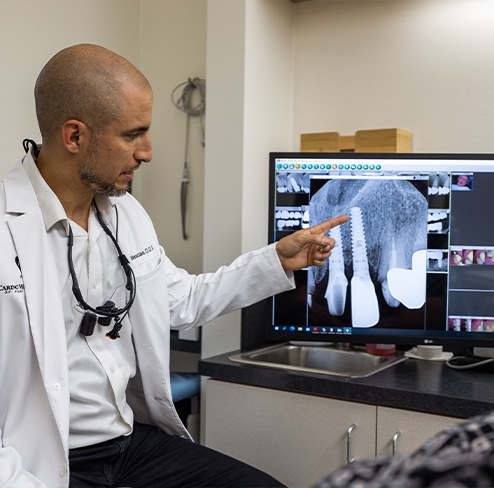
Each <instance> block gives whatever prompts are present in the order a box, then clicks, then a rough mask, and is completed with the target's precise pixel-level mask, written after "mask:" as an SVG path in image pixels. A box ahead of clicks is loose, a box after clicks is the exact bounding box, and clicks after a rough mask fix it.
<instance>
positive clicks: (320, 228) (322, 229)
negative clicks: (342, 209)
mask: <svg viewBox="0 0 494 488" xmlns="http://www.w3.org/2000/svg"><path fill="white" fill-rule="evenodd" d="M345 222H348V215H338V217H333V218H332V219H329V220H326V221H324V222H321V223H320V224H317V225H314V227H311V230H312V231H313V232H316V233H321V234H325V233H326V232H328V230H331V229H332V228H333V227H336V226H338V225H341V224H344V223H345Z"/></svg>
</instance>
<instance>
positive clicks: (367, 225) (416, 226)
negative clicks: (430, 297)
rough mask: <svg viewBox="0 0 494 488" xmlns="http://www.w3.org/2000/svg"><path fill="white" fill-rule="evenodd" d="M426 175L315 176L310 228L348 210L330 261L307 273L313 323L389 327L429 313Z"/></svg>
mask: <svg viewBox="0 0 494 488" xmlns="http://www.w3.org/2000/svg"><path fill="white" fill-rule="evenodd" d="M428 186H429V181H428V179H416V180H412V179H410V180H409V179H396V178H393V179H391V178H390V179H386V178H382V177H381V178H374V179H373V178H370V179H358V178H334V179H329V180H328V179H318V178H313V179H311V184H310V190H311V199H310V204H309V215H310V217H309V218H310V225H314V224H316V223H318V222H322V221H324V220H326V219H329V218H331V217H334V216H337V215H340V214H344V213H346V214H348V215H349V216H350V220H349V222H348V223H346V224H344V225H342V226H340V227H337V228H335V229H332V230H331V233H330V235H331V237H333V238H334V239H335V240H336V246H335V248H334V249H333V251H332V255H331V256H330V258H329V259H328V261H327V263H326V265H325V266H324V267H322V268H317V267H311V268H310V269H309V272H308V286H307V293H308V304H309V307H308V322H309V324H311V325H330V326H331V325H334V326H351V327H355V328H369V327H373V326H376V324H379V325H378V327H386V326H387V325H386V323H387V319H388V318H391V319H393V324H392V325H390V326H391V327H396V326H397V324H396V317H400V320H401V319H403V321H404V322H403V324H405V323H407V326H408V327H409V326H410V325H409V324H423V320H414V317H415V319H416V318H417V314H421V315H423V314H424V303H425V295H426V271H427V221H428V218H427V217H428V202H427V194H428Z"/></svg>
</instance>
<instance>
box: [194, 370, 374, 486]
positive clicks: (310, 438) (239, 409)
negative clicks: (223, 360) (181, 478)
mask: <svg viewBox="0 0 494 488" xmlns="http://www.w3.org/2000/svg"><path fill="white" fill-rule="evenodd" d="M205 390H206V391H205V397H206V398H205V417H204V421H205V428H204V443H205V445H207V446H209V447H212V448H213V449H216V450H219V451H221V452H224V453H226V454H228V455H230V456H233V457H235V458H237V459H240V460H242V461H244V462H246V463H248V464H251V465H253V466H256V467H258V468H260V469H262V470H263V471H266V472H268V473H270V474H271V475H273V476H274V477H275V478H277V479H279V480H280V481H282V482H283V483H285V484H286V485H287V486H289V487H294V488H295V487H296V488H299V487H302V486H311V485H312V484H314V483H315V482H317V481H319V480H320V479H321V478H322V477H323V476H325V475H327V474H328V473H330V472H331V471H333V470H335V469H336V468H338V467H341V466H343V465H345V464H346V462H347V429H348V428H349V427H350V426H352V425H355V428H354V430H353V431H352V433H351V446H350V447H351V449H350V452H349V453H348V454H349V456H350V457H351V458H355V459H361V458H364V457H374V455H375V439H376V431H375V428H376V407H375V406H371V405H363V404H357V403H351V402H345V401H340V400H333V399H329V398H322V397H316V396H312V395H303V394H298V393H292V392H286V391H279V390H272V389H268V388H258V387H252V386H246V385H239V384H235V383H226V382H222V381H216V380H208V382H207V387H206V389H205ZM203 395H204V392H203Z"/></svg>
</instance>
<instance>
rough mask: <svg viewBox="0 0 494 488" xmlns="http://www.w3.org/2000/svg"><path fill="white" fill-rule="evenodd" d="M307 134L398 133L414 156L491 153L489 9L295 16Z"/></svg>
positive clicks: (317, 10) (350, 6) (475, 2)
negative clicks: (407, 135)
mask: <svg viewBox="0 0 494 488" xmlns="http://www.w3.org/2000/svg"><path fill="white" fill-rule="evenodd" d="M294 10H295V11H296V15H294V55H295V92H294V124H293V148H295V149H298V147H299V134H300V133H303V132H318V131H339V132H340V134H353V133H354V132H355V131H356V130H359V129H372V128H383V127H400V128H403V129H407V130H410V131H412V132H413V134H414V152H427V151H433V152H469V151H471V152H475V151H478V152H494V140H493V136H492V133H493V129H494V83H492V80H493V79H494V57H493V56H492V52H493V49H494V28H493V26H494V2H492V1H491V0H427V1H422V0H402V1H366V2H359V1H353V2H352V1H336V2H320V1H317V0H316V1H310V2H304V3H301V4H298V5H296V8H295V9H294Z"/></svg>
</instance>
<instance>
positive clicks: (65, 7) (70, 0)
mask: <svg viewBox="0 0 494 488" xmlns="http://www.w3.org/2000/svg"><path fill="white" fill-rule="evenodd" d="M139 9H140V3H139V2H136V1H135V0H105V1H104V2H102V1H100V0H84V6H83V8H82V5H81V1H79V0H64V1H60V0H0V63H1V76H0V135H1V141H2V158H1V159H0V176H1V175H3V174H4V173H5V172H7V171H8V170H9V169H10V168H11V167H12V166H13V165H14V164H15V163H16V162H17V161H18V160H19V159H20V157H21V156H22V155H23V154H24V151H23V149H22V141H23V139H24V138H26V137H30V138H32V139H35V140H36V141H39V140H40V137H39V131H38V127H37V123H36V117H35V113H34V96H33V89H34V83H35V81H36V77H37V76H38V73H39V71H40V70H41V68H42V67H43V65H44V64H45V63H46V61H48V59H49V58H50V57H51V56H53V54H55V53H56V52H57V51H59V50H60V49H62V48H64V47H67V46H69V45H72V44H77V43H79V42H93V43H97V44H103V45H104V46H106V47H108V48H110V49H113V50H116V51H118V52H119V53H120V54H122V55H123V56H125V57H127V58H128V59H129V60H130V61H132V62H133V63H136V64H138V62H139V34H140V29H139V23H137V25H136V19H139ZM116 12H118V15H116Z"/></svg>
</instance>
